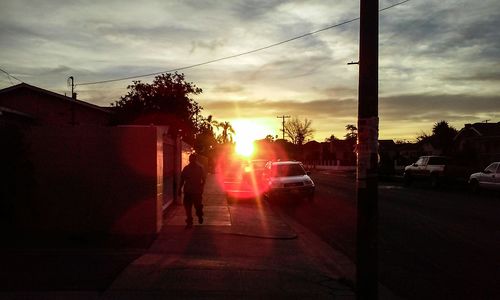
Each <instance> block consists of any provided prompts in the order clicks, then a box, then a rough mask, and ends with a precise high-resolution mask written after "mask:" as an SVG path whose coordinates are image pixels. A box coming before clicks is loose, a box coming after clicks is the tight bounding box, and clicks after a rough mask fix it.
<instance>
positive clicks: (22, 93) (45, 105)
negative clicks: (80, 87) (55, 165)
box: [0, 88, 110, 125]
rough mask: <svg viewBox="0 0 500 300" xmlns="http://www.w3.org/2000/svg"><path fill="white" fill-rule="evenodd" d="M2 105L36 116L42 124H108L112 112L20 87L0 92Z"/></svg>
mask: <svg viewBox="0 0 500 300" xmlns="http://www.w3.org/2000/svg"><path fill="white" fill-rule="evenodd" d="M0 106H4V107H7V108H10V109H14V110H18V111H21V112H23V113H25V114H29V115H31V116H33V117H35V119H36V121H37V122H38V123H39V124H41V125H68V124H72V121H74V123H76V124H78V125H108V124H109V123H110V114H109V113H106V112H105V111H101V110H98V109H93V108H90V107H87V106H85V105H81V104H76V103H73V102H72V100H69V99H68V100H65V99H61V98H58V97H55V96H51V95H49V94H44V93H40V92H36V91H34V90H30V89H28V88H24V89H23V88H20V89H16V90H13V91H11V92H7V93H3V94H0Z"/></svg>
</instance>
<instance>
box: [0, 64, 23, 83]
mask: <svg viewBox="0 0 500 300" xmlns="http://www.w3.org/2000/svg"><path fill="white" fill-rule="evenodd" d="M0 71H2V72H4V73H5V74H7V76H8V78H9V81H10V83H12V81H11V80H10V78H11V77H12V78H14V79H15V80H17V81H19V82H21V83H24V81H22V80H21V79H19V78H17V77H16V76H14V75H10V74H9V72H7V71H5V70H3V69H1V68H0ZM12 84H13V83H12Z"/></svg>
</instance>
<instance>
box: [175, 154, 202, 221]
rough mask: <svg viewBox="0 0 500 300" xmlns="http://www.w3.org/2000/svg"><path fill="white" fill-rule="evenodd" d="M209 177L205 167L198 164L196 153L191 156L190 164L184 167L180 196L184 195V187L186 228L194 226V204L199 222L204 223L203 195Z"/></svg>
mask: <svg viewBox="0 0 500 300" xmlns="http://www.w3.org/2000/svg"><path fill="white" fill-rule="evenodd" d="M206 179H207V177H206V174H205V170H203V167H202V166H201V165H200V164H198V157H197V155H196V154H191V155H190V156H189V164H188V165H187V166H185V167H184V169H182V173H181V182H180V185H179V191H178V192H179V196H182V190H183V189H182V188H183V187H184V201H183V203H184V209H185V210H186V228H192V227H193V216H192V209H193V206H194V208H195V210H196V215H197V216H198V222H199V223H200V224H203V204H202V195H203V189H204V187H205V181H206Z"/></svg>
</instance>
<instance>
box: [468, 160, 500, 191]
mask: <svg viewBox="0 0 500 300" xmlns="http://www.w3.org/2000/svg"><path fill="white" fill-rule="evenodd" d="M469 186H470V187H471V189H472V190H473V191H476V190H478V189H479V188H485V189H498V190H500V162H494V163H491V164H490V165H489V166H487V167H486V169H484V171H482V172H477V173H474V174H472V175H470V177H469Z"/></svg>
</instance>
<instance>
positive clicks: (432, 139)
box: [417, 120, 458, 154]
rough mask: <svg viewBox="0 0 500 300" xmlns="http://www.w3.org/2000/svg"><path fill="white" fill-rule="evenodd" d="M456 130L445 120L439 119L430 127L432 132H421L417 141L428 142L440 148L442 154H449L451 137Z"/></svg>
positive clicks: (451, 142) (455, 133) (452, 137)
mask: <svg viewBox="0 0 500 300" xmlns="http://www.w3.org/2000/svg"><path fill="white" fill-rule="evenodd" d="M457 133H458V131H457V130H456V129H455V128H454V127H452V126H450V125H449V124H448V122H447V121H444V120H442V121H439V122H436V123H435V124H434V126H433V127H432V134H430V135H429V134H427V133H425V132H422V133H421V134H420V135H419V136H418V137H417V141H418V142H427V143H430V144H431V145H432V146H434V147H435V148H437V149H440V150H441V152H442V153H443V154H450V152H451V149H452V146H453V139H454V138H455V136H456V135H457Z"/></svg>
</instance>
